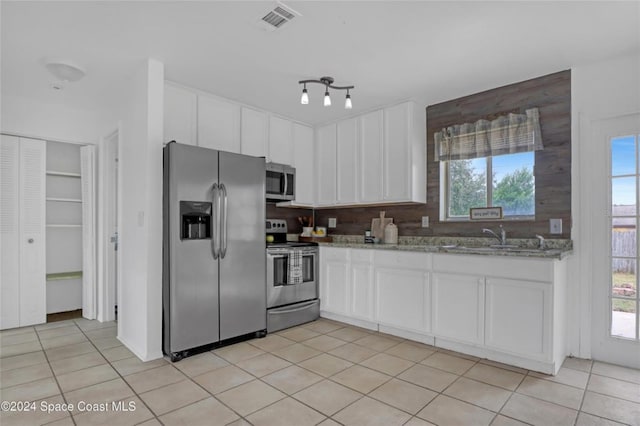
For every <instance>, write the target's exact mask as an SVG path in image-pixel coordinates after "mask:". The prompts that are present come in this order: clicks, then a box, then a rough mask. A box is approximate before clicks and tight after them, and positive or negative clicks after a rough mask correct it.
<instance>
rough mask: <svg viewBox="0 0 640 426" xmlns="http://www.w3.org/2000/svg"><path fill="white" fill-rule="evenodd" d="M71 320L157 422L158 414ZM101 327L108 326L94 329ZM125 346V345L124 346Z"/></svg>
mask: <svg viewBox="0 0 640 426" xmlns="http://www.w3.org/2000/svg"><path fill="white" fill-rule="evenodd" d="M73 322H74V324H76V327H78V328H79V329H80V332H82V334H83V335H84V336H85V337H86V338H87V340H88V341H89V343H91V346H93V347H94V348H95V349H96V351H98V353H99V354H100V356H101V357H102V358H104V360H105V361H106V362H107V364H108V365H109V367H111V369H113V371H115V373H116V374H117V375H118V377H119V378H120V379H121V380H122V381H123V382H124V383H125V384H126V385H127V387H129V389H131V391H132V392H133V394H134V395H135V396H136V397H137V398H138V399H139V400H140V402H142V404H143V405H144V406H145V407H146V408H147V410H149V412H150V413H151V414H152V415H153V417H154V418H155V419H156V420H158V422H160V419H159V418H158V416H156V413H154V412H153V410H152V409H151V408H150V407H149V406H148V405H147V403H146V402H144V400H143V399H142V398H140V395H138V393H137V392H136V391H135V389H133V387H132V386H131V385H130V384H129V382H127V380H126V379H125V378H124V376H123V375H122V374H120V372H119V371H118V370H117V369H116V368H115V367H114V366H113V364H111V361H109V360H108V359H107V357H105V356H104V354H103V353H102V351H101V350H100V349H98V347H97V346H96V345H95V343H93V340H91V339H90V338H89V336H87V334H86V333H85V331H84V330H83V329H82V328H81V327H80V326H79V325H78V324H77V323H76V322H75V320H73ZM103 328H109V327H100V328H97V329H96V330H100V329H103ZM89 331H91V330H89ZM116 332H117V329H116ZM117 338H118V336H117V334H116V339H117ZM122 346H124V345H122ZM125 347H126V346H125ZM106 349H111V348H106ZM106 349H105V350H106ZM134 356H135V354H134ZM123 359H126V358H123ZM112 380H114V379H112ZM100 383H105V382H100ZM89 386H93V385H89ZM89 386H85V388H87V387H89ZM80 389H84V388H80ZM76 390H79V389H76ZM71 417H73V416H71ZM147 420H151V419H147ZM147 420H144V421H147ZM73 422H74V424H76V423H75V419H74V420H73ZM160 424H164V423H162V422H160Z"/></svg>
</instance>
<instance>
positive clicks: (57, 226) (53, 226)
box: [47, 223, 82, 228]
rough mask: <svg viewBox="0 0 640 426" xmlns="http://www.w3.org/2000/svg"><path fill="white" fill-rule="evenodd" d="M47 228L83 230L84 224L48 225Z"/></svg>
mask: <svg viewBox="0 0 640 426" xmlns="http://www.w3.org/2000/svg"><path fill="white" fill-rule="evenodd" d="M47 228H82V224H77V223H68V224H67V223H47Z"/></svg>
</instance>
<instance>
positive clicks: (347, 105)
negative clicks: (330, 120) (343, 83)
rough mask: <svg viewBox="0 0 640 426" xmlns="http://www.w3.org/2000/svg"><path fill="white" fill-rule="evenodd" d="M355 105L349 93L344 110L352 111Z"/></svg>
mask: <svg viewBox="0 0 640 426" xmlns="http://www.w3.org/2000/svg"><path fill="white" fill-rule="evenodd" d="M351 108H353V105H352V104H351V95H350V94H349V92H347V98H346V99H345V100H344V109H351Z"/></svg>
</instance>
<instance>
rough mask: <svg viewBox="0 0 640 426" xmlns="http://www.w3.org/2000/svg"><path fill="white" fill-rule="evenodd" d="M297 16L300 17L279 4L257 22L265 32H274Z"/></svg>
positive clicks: (287, 7)
mask: <svg viewBox="0 0 640 426" xmlns="http://www.w3.org/2000/svg"><path fill="white" fill-rule="evenodd" d="M297 16H302V15H301V14H300V13H298V12H296V11H295V10H293V9H291V8H290V7H289V6H286V5H284V4H282V3H280V2H277V3H276V5H275V6H274V7H273V8H272V9H271V10H269V12H267V13H266V15H264V16H263V17H261V18H260V19H259V20H258V23H259V24H260V27H261V28H262V29H264V30H267V31H275V30H277V29H279V28H282V26H283V25H285V24H286V23H288V22H290V21H291V20H293V19H294V18H295V17H297Z"/></svg>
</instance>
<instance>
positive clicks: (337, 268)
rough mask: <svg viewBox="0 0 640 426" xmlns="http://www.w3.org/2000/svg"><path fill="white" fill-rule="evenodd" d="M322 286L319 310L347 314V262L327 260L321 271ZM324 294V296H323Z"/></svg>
mask: <svg viewBox="0 0 640 426" xmlns="http://www.w3.org/2000/svg"><path fill="white" fill-rule="evenodd" d="M321 273H322V275H323V276H324V278H321V280H322V281H323V283H324V285H323V286H322V288H323V289H324V291H323V292H321V293H320V309H321V310H323V311H327V312H333V313H336V314H342V315H348V314H349V262H345V261H336V260H328V261H327V262H325V264H324V268H322V271H321ZM323 293H324V294H323Z"/></svg>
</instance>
